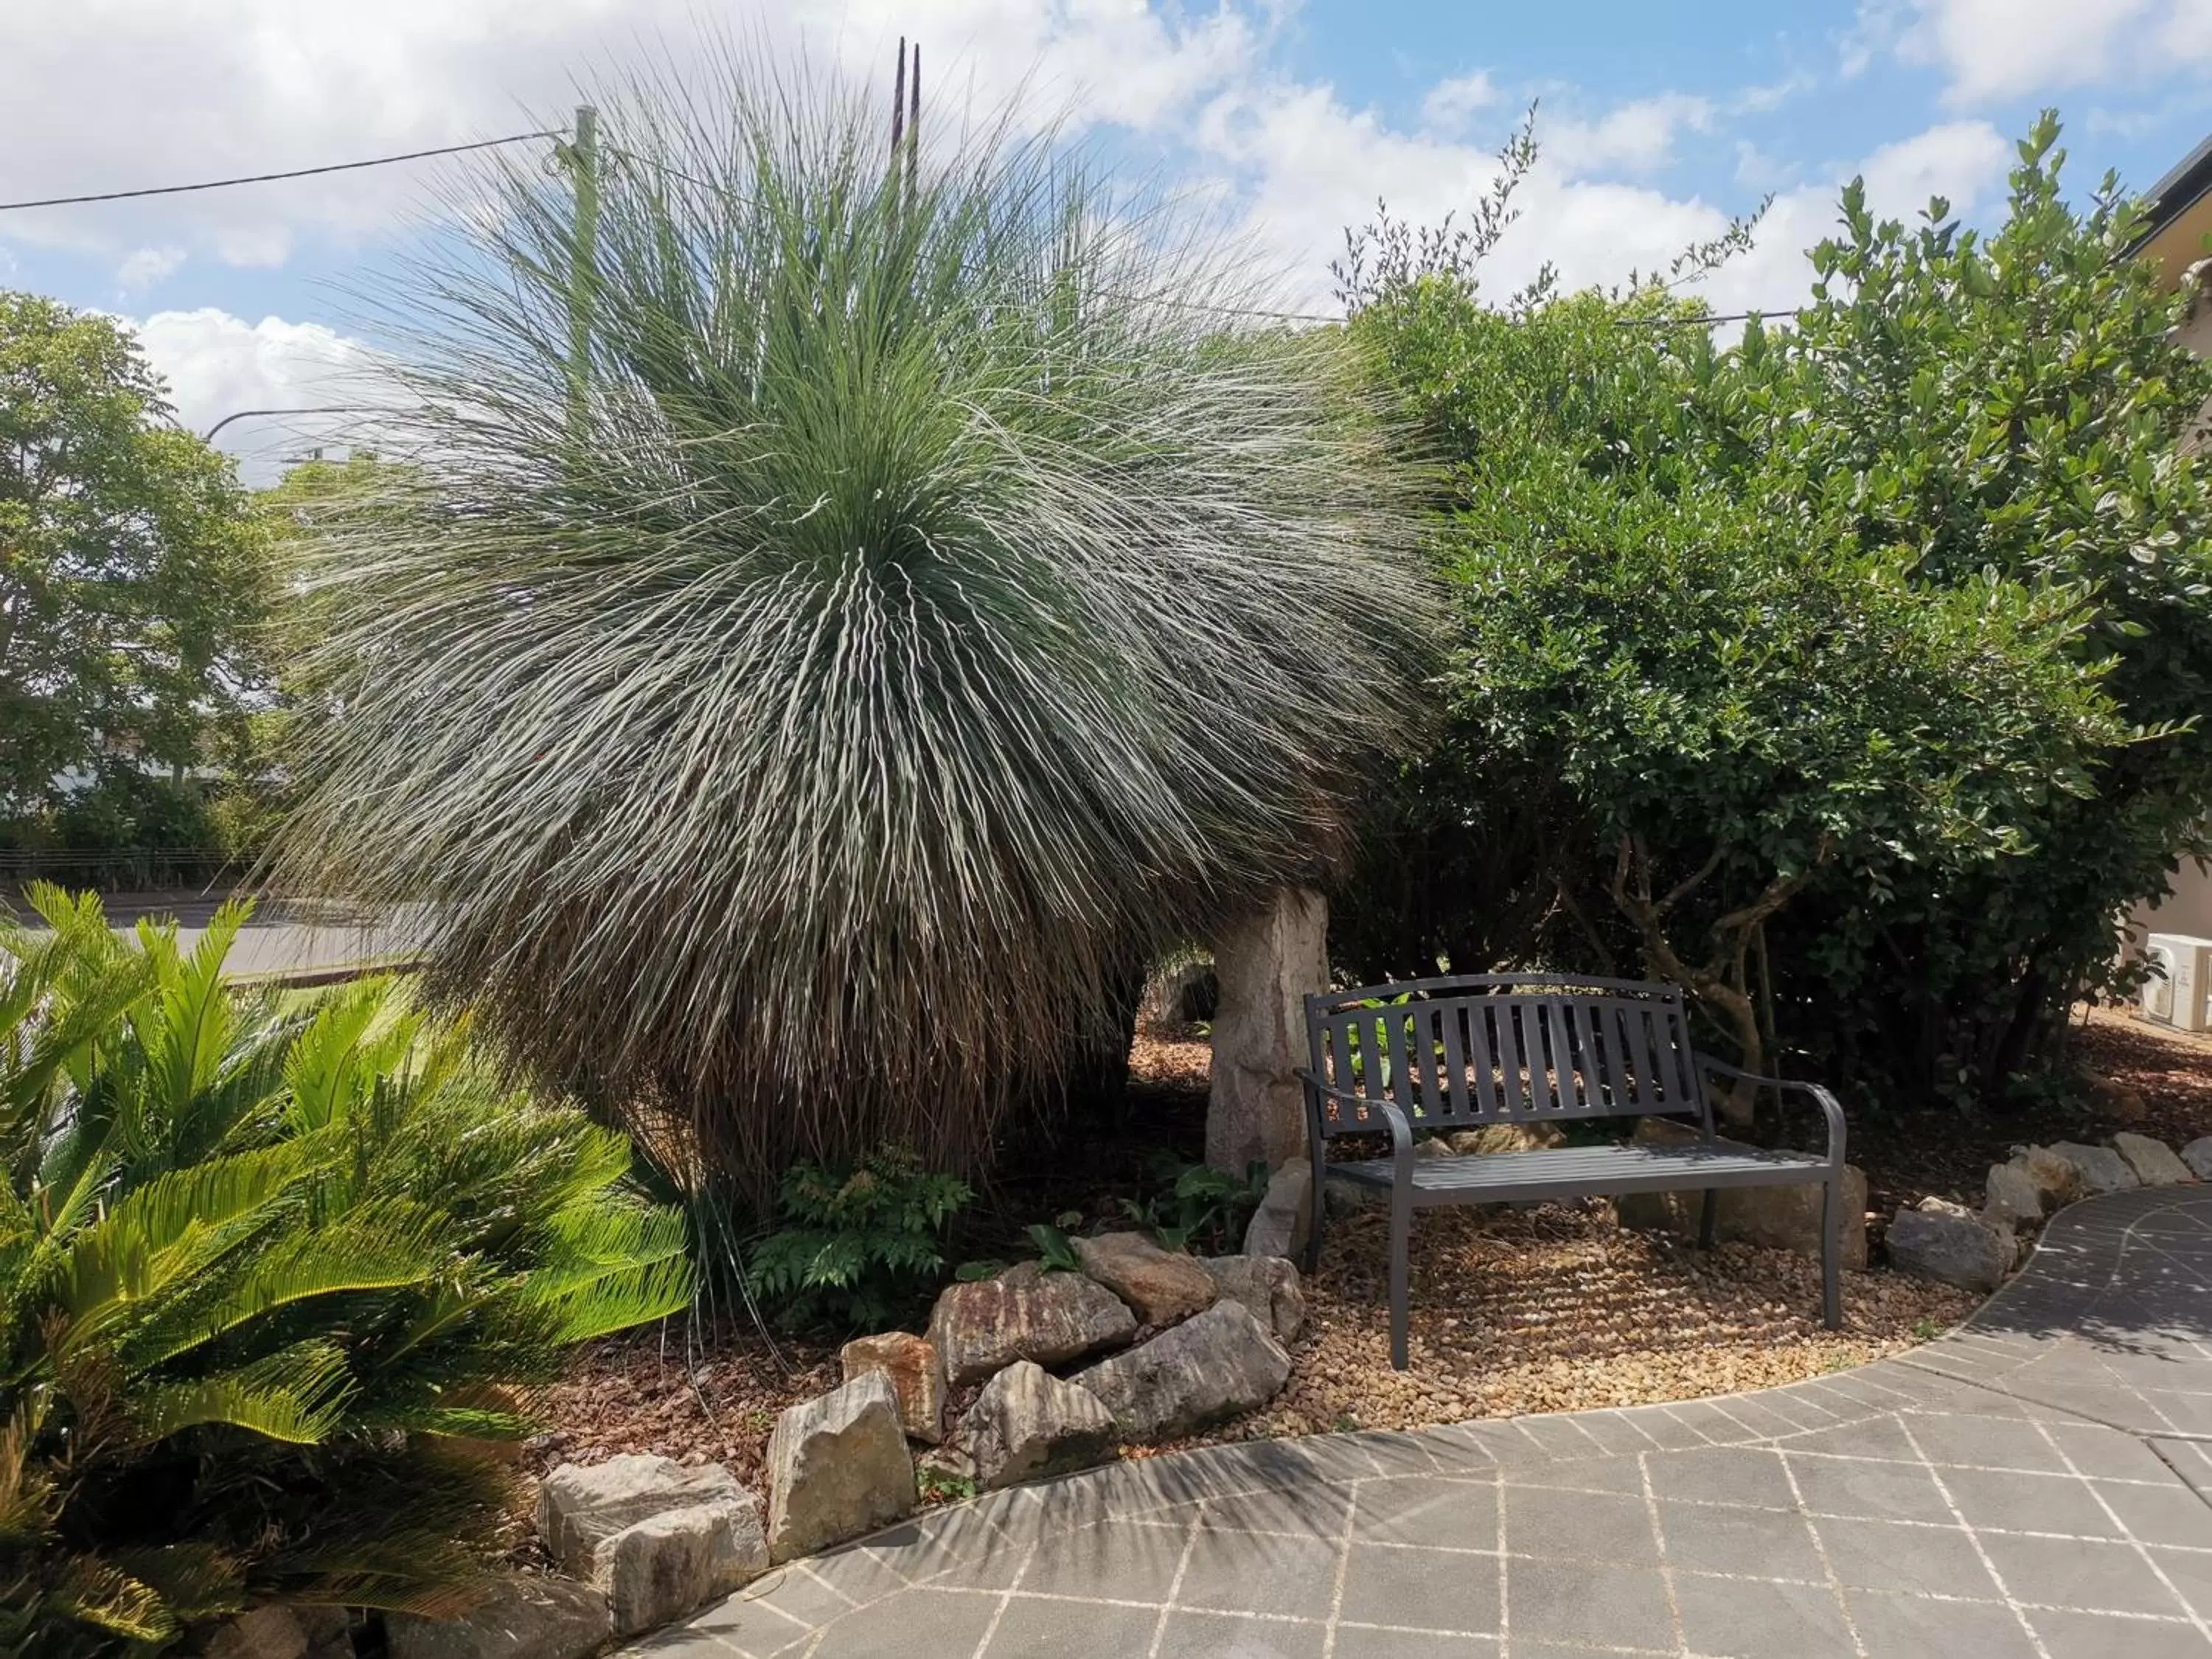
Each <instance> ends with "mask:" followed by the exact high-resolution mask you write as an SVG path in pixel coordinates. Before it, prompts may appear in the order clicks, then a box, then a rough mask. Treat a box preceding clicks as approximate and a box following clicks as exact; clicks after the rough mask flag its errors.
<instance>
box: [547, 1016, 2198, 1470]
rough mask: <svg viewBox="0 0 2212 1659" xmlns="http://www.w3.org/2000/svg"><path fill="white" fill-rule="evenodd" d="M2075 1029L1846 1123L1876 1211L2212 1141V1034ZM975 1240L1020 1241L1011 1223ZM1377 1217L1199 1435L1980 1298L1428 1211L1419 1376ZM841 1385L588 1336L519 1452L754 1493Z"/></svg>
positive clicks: (1760, 1346)
mask: <svg viewBox="0 0 2212 1659" xmlns="http://www.w3.org/2000/svg"><path fill="white" fill-rule="evenodd" d="M2075 1039H2076V1042H2077V1045H2078V1046H2077V1049H2076V1052H2077V1054H2079V1055H2080V1056H2081V1059H2082V1060H2083V1061H2084V1062H2085V1063H2086V1064H2087V1065H2088V1066H2091V1067H2092V1068H2093V1069H2094V1070H2096V1071H2098V1072H2100V1073H2102V1074H2104V1075H2106V1076H2107V1077H2109V1078H2110V1079H2112V1081H2113V1083H2114V1084H2115V1085H2117V1087H2116V1088H2115V1089H2113V1090H2112V1091H2106V1092H2105V1093H2104V1094H2103V1095H2101V1096H2100V1099H2099V1101H2098V1102H2097V1103H2091V1104H2075V1105H2051V1106H2048V1107H2043V1108H2039V1109H2037V1110H2035V1111H2033V1112H2027V1113H2021V1114H2019V1115H2013V1116H2008V1117H2003V1118H1991V1119H1976V1118H1967V1117H1962V1116H1960V1115H1955V1114H1952V1113H1948V1112H1926V1113H1913V1114H1908V1115H1899V1116H1896V1117H1894V1118H1892V1119H1889V1120H1886V1121H1879V1122H1875V1123H1870V1124H1867V1125H1863V1126H1855V1131H1854V1133H1855V1139H1854V1145H1853V1153H1852V1156H1853V1159H1854V1161H1855V1162H1858V1163H1860V1164H1863V1166H1864V1167H1865V1168H1866V1170H1867V1172H1868V1176H1869V1182H1870V1184H1871V1186H1872V1188H1873V1192H1874V1197H1873V1199H1872V1205H1873V1208H1874V1210H1875V1213H1876V1215H1877V1217H1880V1216H1884V1215H1887V1213H1888V1212H1890V1210H1891V1209H1893V1207H1894V1206H1895V1205H1896V1204H1897V1203H1898V1202H1899V1201H1909V1200H1911V1199H1915V1198H1917V1197H1919V1196H1922V1195H1924V1194H1928V1193H1929V1192H1931V1191H1932V1192H1935V1193H1937V1194H1944V1193H1950V1194H1952V1195H1954V1196H1958V1197H1960V1198H1970V1199H1972V1200H1974V1201H1976V1202H1977V1203H1978V1200H1979V1196H1980V1183H1981V1176H1982V1175H1983V1173H1984V1171H1985V1170H1986V1168H1987V1166H1988V1164H1990V1162H1992V1161H1996V1160H2002V1158H2004V1157H2005V1156H2006V1154H2007V1152H2008V1150H2009V1148H2010V1146H2011V1145H2012V1144H2013V1143H2015V1142H2016V1141H2026V1140H2041V1139H2066V1138H2074V1139H2092V1140H2102V1139H2105V1138H2106V1137H2107V1136H2109V1135H2110V1134H2111V1133H2112V1131H2113V1130H2114V1129H2117V1128H2123V1127H2142V1128H2145V1129H2146V1130H2147V1132H2148V1133H2156V1134H2160V1135H2161V1136H2162V1137H2163V1138H2165V1139H2167V1140H2168V1141H2170V1142H2172V1143H2175V1144H2180V1143H2182V1142H2185V1141H2186V1140H2188V1139H2193V1138H2194V1137H2195V1136H2196V1135H2197V1134H2201V1133H2212V1042H2192V1041H2191V1040H2189V1039H2186V1038H2182V1037H2179V1036H2174V1035H2172V1034H2171V1033H2165V1032H2160V1031H2157V1030H2153V1029H2151V1028H2149V1027H2147V1026H2143V1025H2142V1024H2139V1023H2136V1022H2135V1021H2133V1020H2131V1019H2130V1018H2127V1017H2126V1016H2124V1015H2123V1014H2117V1013H2112V1012H2100V1013H2098V1014H2096V1015H2094V1016H2093V1017H2092V1018H2091V1019H2090V1021H2089V1022H2088V1024H2087V1025H2086V1026H2084V1027H2082V1028H2081V1029H2079V1030H2077V1031H2076V1032H2075ZM1207 1059H1208V1051H1207V1045H1206V1041H1205V1039H1204V1037H1203V1036H1198V1035H1195V1034H1194V1035H1191V1036H1187V1037H1181V1038H1178V1037H1174V1036H1167V1037H1162V1036H1152V1037H1147V1038H1145V1039H1142V1040H1140V1042H1139V1044H1138V1046H1137V1048H1136V1051H1135V1053H1134V1054H1133V1056H1132V1060H1133V1068H1132V1078H1131V1084H1132V1091H1131V1092H1132V1095H1133V1098H1134V1100H1135V1102H1136V1105H1137V1109H1136V1112H1135V1114H1134V1117H1135V1121H1134V1122H1133V1124H1132V1126H1131V1127H1133V1129H1134V1130H1135V1131H1136V1133H1137V1136H1138V1138H1139V1139H1144V1140H1149V1141H1152V1142H1155V1143H1157V1144H1159V1145H1162V1146H1166V1147H1167V1148H1168V1149H1169V1150H1170V1151H1176V1152H1184V1151H1186V1149H1187V1143H1188V1139H1190V1137H1191V1136H1192V1135H1194V1133H1196V1132H1197V1131H1198V1129H1199V1127H1200V1125H1201V1124H1202V1120H1203V1111H1204V1099H1205V1089H1206V1064H1207ZM2134 1097H2140V1100H2137V1099H2136V1098H2134ZM2138 1106H2140V1107H2141V1110H2140V1111H2138V1110H2137V1108H2138ZM2116 1110H2117V1113H2118V1115H2114V1114H2115V1111H2116ZM1123 1150H1124V1152H1126V1148H1124V1149H1123ZM1121 1162H1122V1163H1123V1164H1131V1160H1130V1159H1128V1158H1126V1157H1125V1158H1123V1159H1122V1160H1121ZM1132 1166H1133V1165H1132ZM1101 1167H1102V1165H1101V1164H1097V1163H1095V1162H1092V1161H1091V1160H1090V1159H1089V1158H1088V1157H1087V1156H1070V1157H1069V1158H1067V1159H1066V1163H1065V1164H1063V1165H1062V1168H1061V1169H1060V1170H1044V1171H1038V1172H1036V1173H1035V1174H1034V1175H1033V1176H1031V1177H1030V1178H1029V1179H1026V1180H1022V1181H1018V1182H1009V1183H1008V1184H1007V1186H1006V1188H1005V1189H1003V1190H1001V1191H999V1192H997V1193H994V1194H990V1195H987V1200H986V1204H987V1206H992V1207H999V1208H1008V1209H1009V1214H1010V1215H1011V1212H1012V1210H1021V1211H1022V1212H1024V1213H1026V1214H1027V1215H1029V1216H1030V1218H1034V1217H1035V1215H1036V1213H1037V1212H1039V1210H1040V1209H1041V1208H1043V1209H1047V1210H1049V1209H1053V1208H1059V1207H1060V1206H1062V1204H1063V1203H1066V1202H1067V1201H1068V1200H1070V1199H1071V1198H1073V1197H1074V1196H1075V1195H1076V1194H1079V1193H1080V1191H1081V1189H1082V1187H1083V1183H1084V1182H1085V1180H1086V1179H1088V1180H1089V1181H1091V1182H1092V1184H1098V1183H1099V1182H1100V1179H1101V1178H1100V1177H1098V1176H1095V1175H1093V1176H1087V1177H1086V1176H1074V1175H1070V1174H1068V1173H1066V1172H1067V1171H1069V1170H1098V1169H1100V1168H1101ZM1122 1195H1126V1194H1119V1193H1118V1192H1115V1191H1108V1190H1106V1189H1105V1188H1104V1187H1103V1186H1102V1187H1101V1190H1099V1191H1098V1192H1096V1193H1091V1194H1088V1198H1089V1202H1088V1204H1087V1205H1085V1204H1082V1203H1080V1202H1076V1203H1073V1204H1070V1205H1069V1207H1085V1208H1087V1209H1088V1210H1089V1211H1090V1212H1091V1213H1093V1214H1096V1215H1097V1216H1100V1217H1106V1216H1110V1215H1111V1214H1112V1213H1113V1212H1114V1210H1115V1202H1116V1200H1117V1197H1118V1196H1122ZM982 1225H983V1227H984V1229H985V1231H987V1232H988V1233H1006V1232H1009V1231H1012V1232H1018V1229H1014V1228H1012V1227H1011V1225H1010V1223H1009V1221H1008V1218H995V1219H994V1218H983V1219H982ZM1382 1228H1383V1218H1382V1217H1381V1215H1380V1214H1379V1213H1376V1212H1369V1213H1363V1214H1355V1215H1352V1216H1350V1217H1347V1218H1338V1219H1334V1220H1332V1222H1331V1224H1330V1226H1329V1230H1328V1244H1327V1249H1325V1250H1324V1252H1323V1255H1322V1267H1321V1271H1320V1272H1319V1273H1317V1274H1316V1275H1315V1276H1313V1278H1312V1279H1310V1281H1309V1282H1308V1284H1307V1285H1306V1325H1305V1328H1304V1331H1303V1332H1302V1333H1301V1334H1300V1335H1299V1336H1298V1337H1297V1340H1295V1341H1294V1342H1293V1343H1292V1344H1291V1345H1290V1347H1291V1359H1292V1363H1293V1370H1292V1372H1291V1381H1290V1383H1289V1385H1288V1386H1287V1387H1286V1388H1285V1389H1284V1391H1283V1392H1282V1393H1281V1394H1280V1395H1278V1396H1277V1397H1276V1398H1275V1399H1274V1400H1273V1401H1271V1402H1270V1403H1269V1404H1268V1405H1267V1407H1264V1408H1262V1409H1261V1410H1260V1411H1257V1412H1255V1413H1250V1414H1249V1415H1247V1416H1245V1417H1243V1418H1241V1419H1237V1420H1235V1421H1233V1422H1231V1423H1229V1424H1226V1425H1224V1426H1223V1427H1221V1428H1220V1429H1218V1430H1216V1431H1213V1432H1212V1433H1211V1434H1210V1435H1207V1436H1206V1437H1204V1438H1205V1439H1206V1440H1232V1439H1243V1438H1249V1437H1254V1436H1263V1435H1277V1434H1307V1433H1322V1432H1327V1431H1332V1430H1340V1429H1351V1428H1361V1429H1396V1428H1414V1427H1419V1426H1423V1425H1431V1424H1439V1423H1451V1422H1459V1421H1463V1420H1466V1419H1471V1418H1478V1417H1496V1416H1505V1415H1511V1414H1515V1413H1524V1412H1549V1411H1571V1410H1581V1409H1585V1408H1589V1407H1606V1406H1626V1405H1636V1404H1644V1403H1650V1402H1654V1401H1671V1400H1686V1399H1692V1398H1696V1397H1698V1396H1700V1395H1713V1394H1725V1393H1733V1392H1736V1391H1738V1390H1741V1389H1758V1388H1766V1387H1771V1386H1773V1385H1776V1384H1779V1383H1790V1382H1795V1381H1797V1380H1800V1379H1802V1378H1804V1377H1808V1376H1818V1375H1820V1374H1821V1373H1823V1372H1828V1371H1834V1370H1842V1369H1844V1368H1846V1367H1850V1366H1853V1365H1859V1364H1866V1363H1868V1362H1869V1361H1870V1360H1874V1359H1877V1358H1881V1357H1882V1356H1883V1355H1885V1354H1890V1353H1894V1352H1898V1351H1899V1350H1900V1349H1903V1348H1905V1347H1909V1346H1911V1345H1912V1344H1914V1343H1915V1342H1917V1341H1922V1340H1926V1339H1928V1338H1929V1337H1930V1336H1933V1335H1934V1334H1936V1333H1937V1332H1939V1331H1940V1330H1942V1329H1943V1328H1947V1327H1948V1326H1949V1325H1951V1324H1953V1323H1954V1322H1956V1321H1957V1320H1959V1319H1960V1318H1961V1317H1963V1316H1965V1315H1966V1313H1967V1312H1968V1311H1969V1310H1971V1309H1972V1306H1973V1305H1974V1303H1975V1301H1976V1300H1977V1298H1976V1297H1972V1295H1969V1294H1967V1293H1966V1292H1963V1291H1956V1290H1952V1289H1949V1288H1948V1287H1946V1286H1943V1285H1934V1284H1929V1283H1926V1282H1924V1281H1922V1280H1918V1279H1910V1278H1906V1277H1905V1276H1903V1275H1899V1274H1894V1273H1887V1272H1882V1271H1875V1272H1873V1273H1846V1274H1845V1275H1844V1329H1842V1330H1841V1331H1837V1332H1830V1331H1826V1330H1824V1329H1823V1328H1821V1326H1820V1319H1819V1310H1820V1282H1819V1267H1818V1264H1817V1263H1815V1262H1814V1261H1810V1260H1808V1259H1806V1258H1803V1257H1801V1256H1796V1255H1790V1254H1789V1253H1787V1252H1784V1251H1778V1250H1768V1249H1754V1248H1753V1247H1750V1246H1747V1245H1742V1244H1723V1245H1721V1246H1720V1247H1718V1248H1717V1249H1714V1250H1712V1251H1711V1252H1710V1253H1700V1252H1699V1251H1697V1250H1695V1249H1690V1248H1688V1247H1686V1246H1685V1245H1683V1244H1680V1243H1676V1242H1675V1241H1673V1240H1671V1239H1668V1238H1666V1237H1659V1236H1655V1235H1651V1234H1646V1233H1643V1232H1638V1231H1629V1230H1625V1229H1623V1228H1621V1227H1620V1225H1618V1224H1617V1222H1616V1221H1615V1220H1614V1218H1613V1210H1612V1206H1611V1205H1610V1204H1609V1203H1607V1202H1606V1201H1605V1200H1589V1201H1586V1202H1584V1203H1582V1204H1578V1205H1572V1206H1553V1205H1547V1206H1540V1207H1535V1208H1530V1209H1522V1210H1502V1211H1485V1212H1478V1211H1466V1210H1460V1211H1438V1212H1429V1213H1426V1214H1424V1215H1423V1216H1422V1217H1421V1218H1419V1222H1418V1223H1417V1225H1416V1231H1415V1248H1414V1252H1413V1367H1412V1369H1411V1370H1408V1371H1406V1372H1404V1373H1399V1372H1395V1371H1393V1370H1391V1369H1390V1366H1389V1304H1388V1300H1387V1297H1386V1295H1385V1290H1384V1284H1383V1271H1384V1264H1385V1261H1386V1255H1385V1252H1384V1249H1383V1239H1382V1237H1381V1232H1382ZM1879 1231H1880V1230H1879V1225H1877V1226H1876V1228H1875V1237H1876V1240H1877V1248H1876V1251H1875V1261H1876V1263H1877V1266H1879V1263H1880V1261H1881V1252H1880V1249H1879V1243H1878V1240H1879ZM687 1348H688V1350H689V1356H690V1357H689V1361H688V1363H687V1357H686V1356H687ZM837 1381H838V1374H837V1362H836V1350H835V1347H834V1346H833V1345H829V1344H824V1343H820V1342H814V1343H808V1342H804V1341H793V1340H788V1339H780V1340H779V1341H778V1342H777V1344H776V1345H775V1348H774V1349H773V1350H771V1348H770V1346H769V1344H768V1343H767V1342H766V1341H764V1340H763V1339H762V1337H761V1336H760V1335H759V1334H758V1333H757V1332H756V1331H754V1330H753V1329H751V1328H750V1327H749V1326H745V1325H743V1324H729V1323H726V1324H724V1325H722V1326H720V1328H716V1329H714V1330H713V1331H711V1332H708V1333H707V1334H706V1335H705V1337H704V1340H702V1341H700V1342H697V1343H696V1344H691V1343H687V1340H686V1336H685V1334H684V1332H682V1331H680V1330H678V1329H675V1328H671V1329H670V1330H669V1331H668V1332H666V1333H665V1334H663V1333H659V1332H654V1333H646V1334H640V1335H637V1336H633V1337H631V1338H629V1339H625V1340H617V1341H613V1342H609V1343H603V1344H600V1345H599V1346H596V1347H594V1348H592V1350H590V1351H588V1352H586V1354H584V1355H583V1356H582V1357H581V1358H580V1361H579V1364H578V1366H577V1369H576V1371H575V1374H574V1377H573V1378H572V1380H571V1381H570V1382H568V1383H565V1384H563V1385H562V1386H561V1387H560V1388H559V1389H556V1390H555V1391H554V1393H553V1395H552V1398H551V1401H550V1410H551V1413H552V1415H553V1418H554V1419H555V1422H556V1428H555V1430H554V1431H553V1432H552V1433H551V1434H550V1435H548V1436H546V1437H544V1438H542V1439H541V1440H539V1441H538V1442H537V1443H534V1448H533V1450H534V1457H533V1462H535V1464H536V1466H537V1467H538V1468H550V1467H551V1466H552V1465H554V1464H556V1463H558V1462H572V1461H573V1462H591V1461H594V1460H596V1459H599V1458H602V1457H605V1456H609V1455H613V1454H615V1453H617V1452H623V1451H652V1452H658V1453H660V1454H661V1455H665V1456H670V1457H675V1458H678V1459H690V1460H694V1461H706V1460H712V1461H714V1462H720V1463H723V1464H725V1465H726V1466H727V1467H728V1468H730V1469H731V1470H732V1473H734V1474H737V1475H738V1478H739V1479H740V1480H744V1481H746V1482H747V1483H748V1484H757V1481H758V1479H759V1474H760V1469H761V1464H762V1458H763V1450H764V1448H765V1445H766V1442H767V1438H768V1434H769V1430H770V1429H771V1428H772V1427H773V1425H774V1423H775V1417H776V1414H777V1413H779V1412H781V1410H782V1409H783V1408H784V1407H787V1406H788V1405H791V1404H793V1403H795V1402H797V1401H800V1400H803V1399H805V1398H808V1397H810V1396H811V1395H817V1394H819V1393H821V1392H822V1391H823V1389H827V1388H829V1387H831V1386H833V1385H834V1384H835V1383H836V1382H837ZM1132 1450H1135V1449H1132Z"/></svg>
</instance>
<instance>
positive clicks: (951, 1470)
mask: <svg viewBox="0 0 2212 1659" xmlns="http://www.w3.org/2000/svg"><path fill="white" fill-rule="evenodd" d="M1014 1363H1015V1364H1018V1365H1026V1364H1029V1363H1030V1362H1029V1361H1027V1360H1025V1359H1018V1360H1016V1361H1015V1362H1014ZM956 1427H957V1425H956ZM914 1473H915V1480H917V1481H920V1480H923V1478H924V1477H926V1476H929V1475H934V1476H935V1477H936V1478H937V1479H938V1480H939V1481H940V1482H943V1481H957V1480H965V1481H967V1482H969V1484H970V1485H973V1484H974V1482H975V1459H974V1458H972V1457H970V1456H969V1455H968V1454H967V1453H966V1452H964V1451H963V1450H962V1449H960V1448H959V1447H957V1446H956V1445H954V1444H952V1443H951V1442H950V1441H946V1442H944V1443H940V1444H939V1445H934V1446H932V1447H930V1448H929V1449H927V1450H926V1451H924V1452H923V1453H922V1454H921V1456H919V1457H917V1458H915V1460H914Z"/></svg>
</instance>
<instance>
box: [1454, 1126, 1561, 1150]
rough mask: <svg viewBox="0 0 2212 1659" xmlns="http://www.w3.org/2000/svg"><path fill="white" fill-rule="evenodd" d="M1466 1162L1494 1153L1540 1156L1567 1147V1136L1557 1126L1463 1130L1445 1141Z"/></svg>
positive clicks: (1496, 1127) (1489, 1127)
mask: <svg viewBox="0 0 2212 1659" xmlns="http://www.w3.org/2000/svg"><path fill="white" fill-rule="evenodd" d="M1445 1139H1448V1140H1449V1142H1450V1143H1451V1149H1452V1151H1454V1152H1457V1153H1459V1154H1460V1155H1461V1156H1462V1157H1463V1158H1468V1157H1480V1156H1482V1155H1484V1154H1486V1153H1490V1152H1541V1151H1543V1150H1544V1149H1545V1148H1546V1147H1547V1146H1565V1145H1566V1140H1567V1137H1566V1132H1565V1130H1563V1129H1561V1128H1560V1127H1559V1125H1558V1124H1556V1123H1486V1124H1485V1125H1483V1127H1481V1128H1480V1129H1462V1130H1460V1131H1459V1132H1458V1133H1455V1134H1451V1135H1448V1136H1446V1137H1445Z"/></svg>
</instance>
